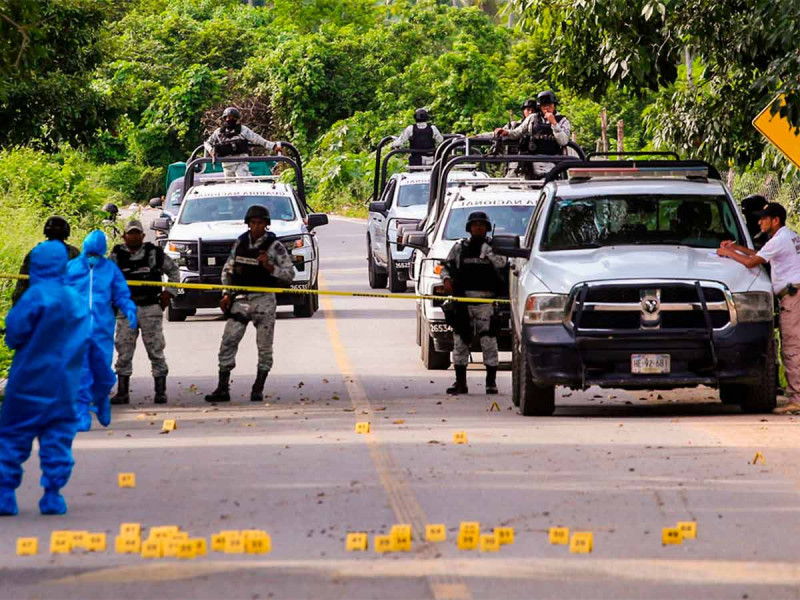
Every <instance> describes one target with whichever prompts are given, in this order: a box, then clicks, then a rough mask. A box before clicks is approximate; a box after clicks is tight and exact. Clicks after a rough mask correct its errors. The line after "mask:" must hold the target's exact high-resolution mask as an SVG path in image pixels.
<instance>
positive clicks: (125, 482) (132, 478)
mask: <svg viewBox="0 0 800 600" xmlns="http://www.w3.org/2000/svg"><path fill="white" fill-rule="evenodd" d="M117 481H118V483H119V487H121V488H134V487H136V473H120V474H119V475H117Z"/></svg>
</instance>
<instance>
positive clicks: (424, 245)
mask: <svg viewBox="0 0 800 600" xmlns="http://www.w3.org/2000/svg"><path fill="white" fill-rule="evenodd" d="M403 245H404V246H408V247H409V248H414V249H415V250H419V251H420V252H422V253H423V254H427V253H428V234H426V233H425V232H424V231H410V232H408V233H406V234H403Z"/></svg>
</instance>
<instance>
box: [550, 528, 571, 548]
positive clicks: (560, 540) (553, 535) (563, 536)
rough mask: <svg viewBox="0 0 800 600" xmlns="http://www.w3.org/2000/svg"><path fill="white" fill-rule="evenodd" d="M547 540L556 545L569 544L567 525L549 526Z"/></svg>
mask: <svg viewBox="0 0 800 600" xmlns="http://www.w3.org/2000/svg"><path fill="white" fill-rule="evenodd" d="M547 540H548V541H549V542H550V543H551V544H553V545H557V546H567V545H569V527H551V528H550V529H549V531H548V534H547Z"/></svg>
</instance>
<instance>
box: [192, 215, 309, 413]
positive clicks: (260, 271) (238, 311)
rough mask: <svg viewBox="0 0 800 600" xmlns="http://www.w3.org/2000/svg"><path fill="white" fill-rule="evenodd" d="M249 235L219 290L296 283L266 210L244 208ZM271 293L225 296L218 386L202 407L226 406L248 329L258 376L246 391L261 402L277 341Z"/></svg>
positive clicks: (232, 257)
mask: <svg viewBox="0 0 800 600" xmlns="http://www.w3.org/2000/svg"><path fill="white" fill-rule="evenodd" d="M244 222H245V223H246V224H247V227H248V231H247V232H245V233H244V234H242V235H241V236H240V237H239V239H238V240H236V243H235V244H234V246H233V250H232V251H231V255H230V256H229V257H228V260H227V261H226V262H225V266H224V267H223V268H222V285H228V286H252V287H285V286H286V285H288V284H289V283H291V281H292V279H294V266H293V265H292V259H291V257H290V256H289V252H288V251H287V250H286V247H285V246H284V245H283V244H282V243H281V242H279V241H278V238H277V237H276V236H275V234H274V233H272V232H271V231H267V227H268V226H269V224H270V217H269V211H268V210H267V209H266V207H264V206H261V205H258V204H256V205H253V206H251V207H250V208H248V209H247V214H246V215H245V217H244ZM277 306H278V303H277V300H276V298H275V294H267V293H260V292H259V293H250V292H235V291H227V290H226V291H225V292H224V293H223V296H222V300H221V301H220V308H221V309H222V310H223V311H224V312H225V315H226V316H227V318H228V321H227V323H225V332H224V333H223V334H222V342H221V343H220V347H219V381H218V383H217V389H215V390H214V391H213V392H211V393H210V394H208V395H207V396H206V397H205V399H206V402H229V401H230V399H231V396H230V377H231V371H232V370H233V369H234V367H236V351H237V350H238V349H239V342H241V341H242V337H243V336H244V332H245V329H247V324H248V323H249V322H251V321H252V323H253V325H254V326H255V328H256V345H257V346H258V373H257V375H256V380H255V383H253V388H252V390H251V391H250V400H251V401H252V402H261V401H262V400H263V399H264V382H265V381H266V380H267V375H269V371H270V369H271V368H272V341H273V338H274V336H275V312H276V309H277Z"/></svg>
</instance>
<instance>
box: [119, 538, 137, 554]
mask: <svg viewBox="0 0 800 600" xmlns="http://www.w3.org/2000/svg"><path fill="white" fill-rule="evenodd" d="M114 550H115V551H116V553H117V554H139V553H140V552H141V551H142V539H141V538H140V537H134V536H132V535H118V536H117V537H116V538H115V539H114Z"/></svg>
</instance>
